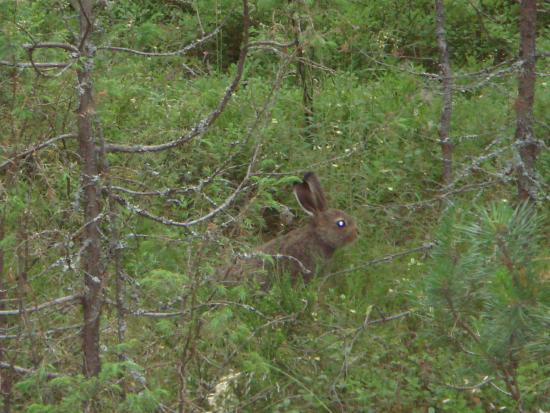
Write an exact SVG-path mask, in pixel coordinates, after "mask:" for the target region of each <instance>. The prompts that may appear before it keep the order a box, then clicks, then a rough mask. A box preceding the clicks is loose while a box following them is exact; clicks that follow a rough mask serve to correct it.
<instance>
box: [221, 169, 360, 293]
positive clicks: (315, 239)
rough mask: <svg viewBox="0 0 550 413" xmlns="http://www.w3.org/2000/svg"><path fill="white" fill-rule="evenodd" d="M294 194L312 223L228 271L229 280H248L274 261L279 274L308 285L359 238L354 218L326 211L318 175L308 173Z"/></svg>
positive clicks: (269, 244) (272, 241)
mask: <svg viewBox="0 0 550 413" xmlns="http://www.w3.org/2000/svg"><path fill="white" fill-rule="evenodd" d="M294 194H295V195H296V199H297V200H298V202H299V203H300V205H301V206H302V208H303V209H304V210H305V211H306V212H307V213H308V214H309V215H311V217H312V218H311V221H310V222H309V224H308V225H306V226H304V227H301V228H297V229H295V230H293V231H291V232H289V233H288V234H286V235H283V236H280V237H278V238H275V239H273V240H271V241H269V242H267V243H266V244H264V245H262V246H261V247H260V248H259V249H258V251H259V253H258V254H253V256H252V257H250V258H248V259H247V260H246V262H243V261H240V262H237V263H236V264H235V265H233V266H232V267H230V268H228V269H226V271H225V275H226V278H229V279H233V280H235V279H239V278H242V277H243V276H244V277H247V276H249V275H251V274H253V273H257V272H258V271H257V270H259V269H266V267H267V270H268V272H269V270H270V269H271V268H270V266H268V265H266V262H267V261H273V263H274V267H275V270H276V271H278V272H287V273H290V274H291V275H292V276H293V277H297V276H299V275H301V276H302V277H303V279H304V280H305V281H306V282H307V281H309V280H310V279H311V278H312V276H313V275H314V274H315V272H316V270H317V269H318V267H319V266H322V265H323V264H325V263H326V262H327V261H329V260H330V258H331V257H332V255H333V254H334V251H336V249H338V248H339V247H342V246H344V245H346V244H349V243H351V242H353V241H354V240H355V239H356V238H357V226H356V225H355V221H354V219H353V218H352V217H350V216H349V215H348V214H346V213H345V212H343V211H340V210H338V209H329V208H327V203H326V200H325V196H324V192H323V190H322V188H321V184H320V183H319V180H318V179H317V177H316V176H315V174H313V173H312V172H309V173H306V174H305V176H304V180H303V182H302V183H300V184H296V185H294ZM262 255H266V256H271V259H269V260H267V259H266V258H262ZM262 278H263V277H262Z"/></svg>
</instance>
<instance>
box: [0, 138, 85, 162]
mask: <svg viewBox="0 0 550 413" xmlns="http://www.w3.org/2000/svg"><path fill="white" fill-rule="evenodd" d="M77 137H78V135H77V134H76V133H64V134H62V135H59V136H55V137H53V138H50V139H48V140H46V141H44V142H42V143H39V144H38V145H35V146H33V147H31V148H28V149H25V150H24V151H23V152H20V153H18V154H16V155H14V156H12V157H11V158H9V159H7V160H5V161H4V162H2V163H1V164H0V172H4V170H6V169H7V168H8V167H9V166H10V165H12V164H13V163H14V162H15V161H16V160H18V159H21V158H25V157H27V156H29V155H31V154H33V153H34V152H36V151H39V150H40V149H44V148H46V147H48V146H50V145H52V144H54V143H56V142H57V141H60V140H63V139H74V138H77Z"/></svg>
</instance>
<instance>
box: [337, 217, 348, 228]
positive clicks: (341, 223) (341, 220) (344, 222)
mask: <svg viewBox="0 0 550 413" xmlns="http://www.w3.org/2000/svg"><path fill="white" fill-rule="evenodd" d="M336 225H337V226H338V228H344V227H345V226H346V221H344V220H343V219H339V220H338V221H336Z"/></svg>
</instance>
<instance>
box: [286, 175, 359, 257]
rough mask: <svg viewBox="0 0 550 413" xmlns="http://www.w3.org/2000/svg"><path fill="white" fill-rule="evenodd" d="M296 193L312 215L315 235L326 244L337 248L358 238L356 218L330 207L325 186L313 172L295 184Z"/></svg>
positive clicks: (304, 207)
mask: <svg viewBox="0 0 550 413" xmlns="http://www.w3.org/2000/svg"><path fill="white" fill-rule="evenodd" d="M294 195H296V199H297V200H298V203H299V204H300V206H301V207H302V208H303V209H304V211H306V212H307V213H308V214H309V215H311V216H312V226H313V228H314V231H315V235H316V237H317V238H318V239H319V240H320V241H322V242H323V243H324V244H326V245H328V246H330V247H331V248H334V249H336V248H339V247H341V246H343V245H346V244H349V243H351V242H353V241H355V239H357V225H356V224H355V220H354V219H353V218H352V217H351V216H349V215H348V214H346V213H345V212H344V211H340V210H339V209H332V208H328V206H327V201H326V198H325V194H324V192H323V188H322V187H321V184H320V182H319V179H318V178H317V176H316V175H315V174H314V173H313V172H307V173H306V174H305V175H304V179H303V182H301V183H299V184H295V185H294Z"/></svg>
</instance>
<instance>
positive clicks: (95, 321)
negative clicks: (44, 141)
mask: <svg viewBox="0 0 550 413" xmlns="http://www.w3.org/2000/svg"><path fill="white" fill-rule="evenodd" d="M77 10H78V11H79V13H80V45H79V50H80V55H81V65H80V66H79V68H78V69H77V77H78V93H79V107H78V111H77V125H78V141H79V154H80V165H81V175H82V176H81V185H82V192H83V198H84V199H83V207H84V220H85V222H86V224H85V232H84V234H85V237H84V241H83V242H84V244H85V247H84V253H83V256H82V270H83V272H84V285H85V291H84V295H83V298H82V302H83V307H84V327H83V332H82V335H83V337H82V349H83V353H84V366H83V373H84V375H85V376H86V377H92V376H97V374H98V373H99V371H100V369H101V362H100V358H99V321H100V313H101V289H102V283H101V279H102V272H101V267H100V259H101V245H100V231H99V222H98V221H99V214H100V203H99V196H100V194H99V190H98V181H99V169H98V160H97V152H96V144H95V138H94V135H93V130H92V117H93V115H94V102H93V97H92V73H91V71H92V66H93V49H94V48H93V46H92V45H91V43H90V41H89V39H90V36H91V33H92V30H93V27H92V23H93V15H92V1H91V0H80V1H79V2H78V4H77Z"/></svg>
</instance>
